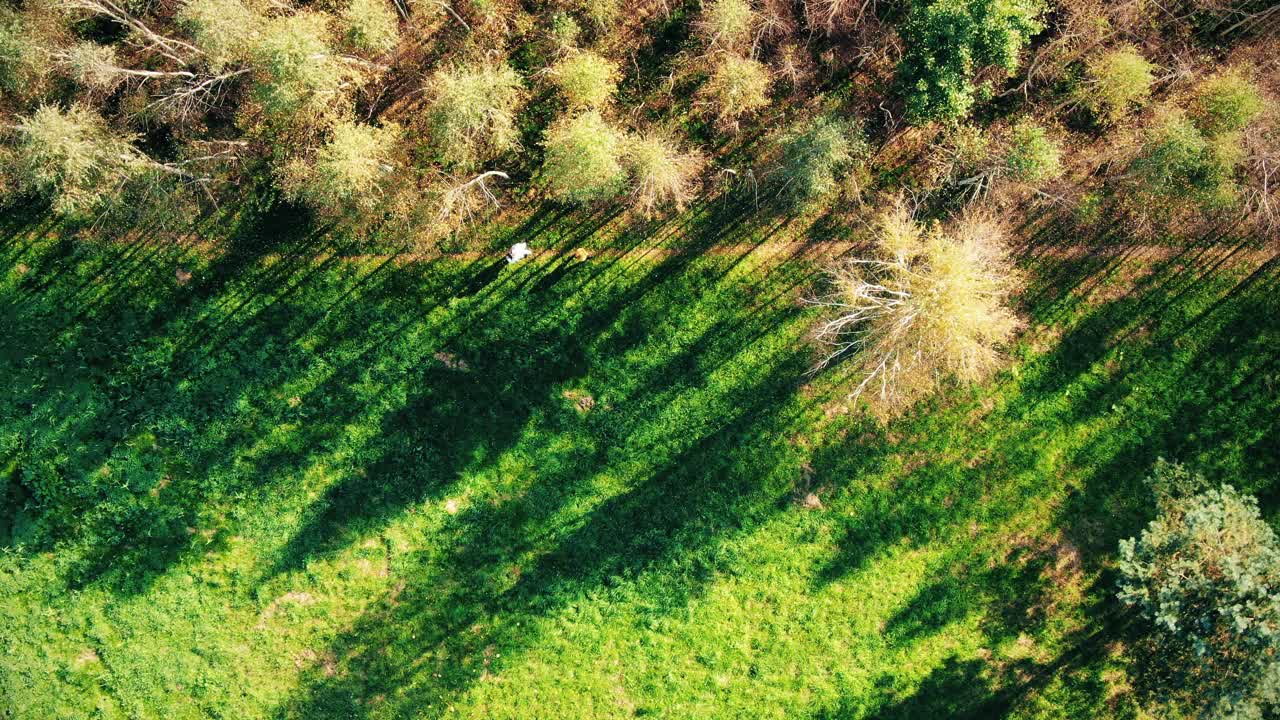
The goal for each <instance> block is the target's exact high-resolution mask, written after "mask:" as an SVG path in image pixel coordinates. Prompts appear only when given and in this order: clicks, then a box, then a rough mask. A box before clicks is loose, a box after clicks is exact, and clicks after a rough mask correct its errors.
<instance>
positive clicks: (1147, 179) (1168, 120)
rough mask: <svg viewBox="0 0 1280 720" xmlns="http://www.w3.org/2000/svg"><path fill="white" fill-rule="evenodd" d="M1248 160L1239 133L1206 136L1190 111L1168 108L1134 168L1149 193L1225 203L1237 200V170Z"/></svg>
mask: <svg viewBox="0 0 1280 720" xmlns="http://www.w3.org/2000/svg"><path fill="white" fill-rule="evenodd" d="M1243 160H1244V150H1243V148H1242V147H1241V145H1240V142H1239V136H1238V135H1237V134H1236V133H1225V134H1223V135H1218V136H1216V137H1205V136H1204V134H1203V133H1201V132H1200V130H1199V129H1198V128H1197V127H1196V126H1195V123H1193V122H1192V121H1191V119H1190V118H1189V117H1188V116H1187V114H1186V113H1184V112H1182V111H1181V110H1178V109H1169V110H1166V111H1165V112H1164V113H1163V116H1162V117H1161V118H1160V119H1159V120H1158V121H1157V122H1156V124H1155V125H1154V126H1153V127H1152V128H1151V129H1150V130H1148V131H1147V133H1146V138H1145V140H1144V142H1143V146H1142V150H1141V153H1140V154H1139V155H1138V157H1137V158H1135V159H1134V161H1133V165H1132V172H1133V175H1134V176H1135V177H1136V178H1137V180H1138V181H1139V190H1141V191H1142V192H1145V193H1149V194H1150V195H1153V196H1156V197H1163V198H1167V199H1170V200H1174V201H1181V200H1192V201H1193V202H1195V203H1196V204H1198V205H1199V206H1201V207H1206V208H1212V207H1226V206H1230V205H1231V204H1232V203H1233V202H1234V201H1235V199H1236V184H1235V172H1236V168H1237V166H1239V164H1240V163H1241V162H1242V161H1243Z"/></svg>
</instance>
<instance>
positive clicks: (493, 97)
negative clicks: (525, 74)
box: [427, 63, 524, 168]
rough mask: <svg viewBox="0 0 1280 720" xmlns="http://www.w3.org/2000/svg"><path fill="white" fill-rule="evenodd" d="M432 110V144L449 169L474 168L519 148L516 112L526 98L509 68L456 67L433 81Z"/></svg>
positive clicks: (488, 65) (429, 117)
mask: <svg viewBox="0 0 1280 720" xmlns="http://www.w3.org/2000/svg"><path fill="white" fill-rule="evenodd" d="M431 87H432V98H431V104H430V105H429V107H428V109H427V125H428V130H429V132H430V136H431V141H432V143H433V144H434V145H435V147H436V149H437V151H438V152H439V153H440V156H441V159H442V160H443V161H444V162H445V163H446V164H449V165H457V166H460V167H464V168H470V167H473V166H475V165H476V164H477V163H480V162H483V161H485V160H488V159H490V158H492V157H494V156H496V155H499V154H501V153H503V152H506V151H507V150H510V149H512V148H514V147H516V145H517V141H518V140H519V137H520V131H519V129H518V128H517V127H516V119H515V115H516V110H517V109H518V108H519V106H520V101H521V99H522V98H523V96H524V90H523V88H524V86H523V84H522V83H521V80H520V75H519V74H518V73H516V71H515V70H513V69H511V67H510V66H508V65H505V64H497V63H486V64H483V65H477V66H461V65H460V66H456V67H452V68H447V69H444V70H440V71H437V72H436V74H435V75H434V76H433V77H432V81H431Z"/></svg>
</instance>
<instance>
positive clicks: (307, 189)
mask: <svg viewBox="0 0 1280 720" xmlns="http://www.w3.org/2000/svg"><path fill="white" fill-rule="evenodd" d="M399 140H400V129H399V128H398V127H396V126H394V125H389V126H385V127H381V128H377V127H373V126H372V125H364V124H359V123H353V122H342V123H339V124H338V125H336V126H335V127H334V128H333V136H332V137H331V138H330V139H329V141H328V142H327V143H325V144H324V145H323V146H322V147H321V148H320V149H319V150H318V151H317V152H316V154H315V158H314V159H312V160H311V161H310V162H308V161H305V160H294V161H293V162H291V163H289V165H287V166H286V168H285V171H284V173H283V178H282V183H281V184H282V185H283V186H284V190H285V193H286V195H287V196H288V197H290V199H292V200H300V201H302V202H305V203H306V204H307V205H310V206H311V207H312V208H314V209H315V210H316V211H317V212H319V213H321V214H323V215H342V214H344V213H347V212H349V211H368V210H372V209H374V208H376V207H378V205H379V204H380V203H381V201H382V200H383V198H384V196H385V194H386V192H385V191H386V189H387V186H388V184H389V183H390V182H391V181H392V180H393V179H394V173H395V169H396V160H395V157H396V154H397V151H398V144H399Z"/></svg>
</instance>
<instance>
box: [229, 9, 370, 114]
mask: <svg viewBox="0 0 1280 720" xmlns="http://www.w3.org/2000/svg"><path fill="white" fill-rule="evenodd" d="M328 35H329V18H328V17H327V16H325V15H322V14H320V13H314V12H299V13H297V14H294V15H289V16H284V17H278V18H273V19H272V20H270V21H269V22H268V23H267V25H266V27H265V30H264V32H263V34H262V38H261V39H260V40H259V42H258V43H257V45H256V47H255V48H254V56H255V59H256V64H257V66H258V68H259V70H260V77H259V79H258V82H257V83H256V84H255V86H254V98H255V99H256V100H257V101H258V102H259V103H260V104H261V105H262V108H263V110H264V111H265V112H266V114H267V116H268V117H270V118H272V119H275V120H282V121H289V122H292V123H295V124H302V125H312V126H317V125H323V124H325V123H326V122H327V121H328V120H330V119H333V118H336V117H337V116H338V115H340V114H341V112H342V110H343V109H344V108H345V98H344V96H343V91H342V88H343V85H344V83H346V82H347V81H348V80H350V79H351V78H352V77H353V75H356V74H357V73H356V72H355V69H354V68H353V67H351V66H350V65H349V64H347V63H345V62H343V60H342V58H340V57H338V56H337V55H336V54H334V52H333V51H332V49H331V48H330V47H329V43H328V41H327V38H328Z"/></svg>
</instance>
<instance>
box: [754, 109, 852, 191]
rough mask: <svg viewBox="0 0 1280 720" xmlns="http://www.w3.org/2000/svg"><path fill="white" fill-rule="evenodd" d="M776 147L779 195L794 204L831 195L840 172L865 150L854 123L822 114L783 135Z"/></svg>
mask: <svg viewBox="0 0 1280 720" xmlns="http://www.w3.org/2000/svg"><path fill="white" fill-rule="evenodd" d="M779 145H780V149H781V155H782V157H781V163H780V165H779V167H778V170H777V174H776V182H777V184H778V192H779V195H780V196H782V197H783V198H784V199H786V200H788V201H790V202H793V203H797V204H799V203H805V202H809V201H810V200H815V199H817V198H820V197H822V196H824V195H827V194H828V193H830V192H831V191H832V190H833V189H834V188H835V187H836V179H837V174H838V173H839V171H840V170H841V169H843V168H844V167H846V166H848V165H849V164H850V163H851V162H853V161H854V160H855V159H857V158H858V157H860V156H862V155H864V154H865V153H866V151H867V143H866V141H865V140H864V139H863V137H862V130H861V128H859V127H858V124H857V123H855V122H853V121H850V120H843V119H838V118H833V117H830V116H825V115H824V116H821V117H818V118H816V119H813V120H810V121H809V122H807V123H804V124H803V125H801V126H800V127H798V128H796V129H793V130H792V131H791V132H789V133H787V134H785V135H783V136H782V139H781V141H780V143H779Z"/></svg>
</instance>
